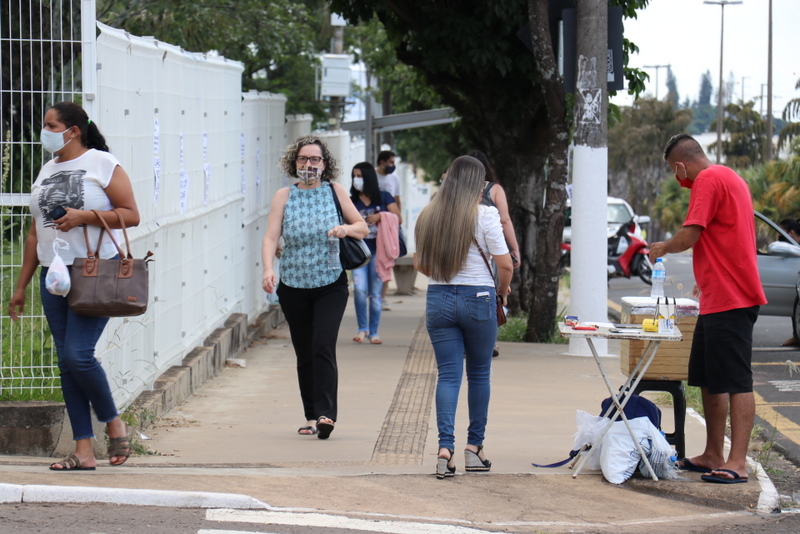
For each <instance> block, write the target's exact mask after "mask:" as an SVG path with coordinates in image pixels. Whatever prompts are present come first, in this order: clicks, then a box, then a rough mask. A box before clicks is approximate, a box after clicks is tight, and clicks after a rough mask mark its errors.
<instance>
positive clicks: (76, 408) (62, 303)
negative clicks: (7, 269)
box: [40, 267, 119, 440]
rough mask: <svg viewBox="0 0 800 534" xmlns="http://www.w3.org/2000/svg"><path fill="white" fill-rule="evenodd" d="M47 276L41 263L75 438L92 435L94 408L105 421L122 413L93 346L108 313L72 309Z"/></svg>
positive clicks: (44, 297) (45, 301) (47, 309)
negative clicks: (49, 285)
mask: <svg viewBox="0 0 800 534" xmlns="http://www.w3.org/2000/svg"><path fill="white" fill-rule="evenodd" d="M71 269H72V268H71V267H70V270H71ZM46 276H47V267H42V269H41V276H40V290H41V294H42V307H43V309H44V315H45V317H47V323H48V324H49V325H50V332H51V333H52V335H53V341H55V344H56V351H57V353H58V369H59V371H61V391H62V393H63V394H64V404H66V406H67V413H68V414H69V421H70V423H71V424H72V439H74V440H79V439H87V438H93V437H94V431H93V429H92V414H91V409H92V408H94V413H95V415H97V419H98V420H99V421H101V422H103V423H108V422H109V421H111V420H113V419H114V418H116V417H117V415H119V412H117V406H116V404H114V398H113V397H112V396H111V388H110V387H109V385H108V379H107V378H106V372H105V371H104V370H103V367H102V366H101V365H100V362H98V361H97V359H96V358H95V357H94V347H95V345H97V340H98V339H100V335H101V334H102V333H103V329H105V327H106V324H107V323H108V317H88V316H86V315H78V314H77V313H75V312H73V311H72V309H71V308H70V307H69V303H68V301H67V297H62V296H60V295H53V294H51V293H50V292H49V291H47V288H46V286H45V277H46Z"/></svg>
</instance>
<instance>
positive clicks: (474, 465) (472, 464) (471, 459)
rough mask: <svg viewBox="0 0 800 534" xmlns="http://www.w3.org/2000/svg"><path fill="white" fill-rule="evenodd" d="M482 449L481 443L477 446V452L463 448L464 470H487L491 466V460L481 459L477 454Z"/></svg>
mask: <svg viewBox="0 0 800 534" xmlns="http://www.w3.org/2000/svg"><path fill="white" fill-rule="evenodd" d="M482 450H483V445H481V446H480V447H478V452H474V451H471V450H469V449H464V470H465V471H484V472H486V471H489V470H490V469H491V468H492V462H490V461H489V460H481V457H480V456H478V455H479V454H480V453H481V451H482Z"/></svg>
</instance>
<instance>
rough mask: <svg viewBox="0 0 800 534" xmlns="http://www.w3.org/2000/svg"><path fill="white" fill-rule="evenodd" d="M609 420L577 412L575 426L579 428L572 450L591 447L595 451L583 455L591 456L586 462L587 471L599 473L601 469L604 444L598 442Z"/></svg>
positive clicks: (581, 411) (580, 411)
mask: <svg viewBox="0 0 800 534" xmlns="http://www.w3.org/2000/svg"><path fill="white" fill-rule="evenodd" d="M607 424H608V419H607V418H605V417H600V416H599V415H592V414H590V413H587V412H584V411H583V410H577V411H576V412H575V426H577V427H578V432H576V433H575V439H574V441H573V442H572V450H580V449H581V448H583V447H584V446H585V445H591V446H592V449H593V451H592V452H590V451H585V452H583V453H582V454H584V455H586V454H590V456H589V458H588V459H587V460H586V465H585V469H589V470H592V471H597V470H599V469H600V451H601V450H602V445H603V443H602V442H601V441H598V440H597V438H598V437H599V436H600V434H602V433H603V430H604V429H605V427H606V425H607Z"/></svg>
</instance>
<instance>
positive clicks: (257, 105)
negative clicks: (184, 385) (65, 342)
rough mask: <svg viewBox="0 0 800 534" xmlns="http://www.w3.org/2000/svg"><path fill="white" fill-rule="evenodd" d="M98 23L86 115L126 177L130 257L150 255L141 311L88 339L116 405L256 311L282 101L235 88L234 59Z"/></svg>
mask: <svg viewBox="0 0 800 534" xmlns="http://www.w3.org/2000/svg"><path fill="white" fill-rule="evenodd" d="M98 26H99V27H100V29H101V34H100V36H99V37H98V40H97V56H98V63H99V65H100V68H99V70H98V72H97V78H98V88H97V102H96V111H95V116H93V117H91V118H92V120H94V121H95V122H96V123H97V124H98V125H99V127H100V128H101V131H102V132H103V133H104V135H105V136H106V139H107V141H108V144H109V146H110V148H111V151H112V152H113V153H114V155H116V156H117V158H119V160H120V162H121V164H122V166H123V168H125V170H126V171H127V172H128V174H129V175H130V177H131V181H132V184H133V189H134V194H135V196H136V200H137V203H138V205H139V210H140V212H141V220H142V222H141V224H140V225H139V227H137V228H133V229H131V230H130V231H129V232H128V233H129V236H130V237H131V241H132V248H133V253H134V256H136V257H143V256H144V254H145V252H146V251H148V250H150V251H152V252H154V254H155V255H154V259H155V261H154V262H152V263H151V264H150V298H151V301H150V306H149V309H148V311H147V313H146V314H145V315H143V316H140V317H134V318H130V319H112V320H111V322H110V323H109V326H108V328H107V329H106V331H105V333H104V335H103V337H102V338H101V340H100V342H99V343H98V347H97V349H98V350H97V356H98V358H100V359H101V360H102V362H103V366H104V368H105V369H106V372H107V373H108V376H109V380H110V382H111V384H112V390H113V393H114V398H115V400H116V402H117V405H118V406H120V407H125V406H126V405H127V404H129V403H130V402H131V401H132V400H133V399H134V398H135V397H136V395H138V393H139V392H141V391H143V390H145V389H150V388H151V387H152V385H153V382H154V381H155V379H156V378H157V377H158V376H159V375H160V374H161V373H162V372H163V371H164V370H165V369H167V368H168V367H170V366H172V365H177V364H180V362H181V360H182V359H183V357H184V356H186V354H187V353H188V352H190V351H191V350H192V349H193V348H194V347H196V346H201V345H202V344H203V341H204V339H205V338H206V337H207V336H208V335H209V334H210V333H211V332H213V330H214V329H216V328H218V327H220V326H221V325H222V323H223V322H224V321H225V319H226V318H227V317H229V316H230V314H232V313H245V314H247V316H248V319H249V320H252V319H254V318H255V317H256V316H257V315H258V314H260V313H261V312H263V311H265V310H266V307H267V302H266V298H265V295H264V292H263V291H262V290H261V283H260V281H261V256H260V250H261V239H262V237H263V234H264V231H265V228H266V219H267V214H268V211H269V205H270V201H271V199H272V196H273V195H274V192H275V191H276V190H277V189H278V188H279V187H280V186H281V185H282V177H281V176H280V173H279V171H278V168H277V161H278V157H279V155H280V152H281V150H282V149H283V147H284V146H285V144H286V139H285V137H286V132H285V130H284V108H285V103H286V99H285V97H283V96H282V95H271V94H267V93H255V92H250V93H246V94H244V95H243V94H242V91H241V72H242V66H241V65H240V64H239V63H237V62H233V61H228V60H225V59H224V58H220V57H206V56H204V55H202V54H190V53H186V52H184V51H182V50H181V49H180V48H177V47H174V46H171V45H168V44H165V43H161V42H157V41H155V40H153V39H143V38H138V37H134V36H131V35H129V34H127V33H126V32H124V31H121V30H115V29H112V28H109V27H107V26H104V25H102V24H99V25H98ZM156 123H158V127H156ZM156 158H158V159H159V160H160V168H161V172H160V176H159V177H158V180H156V174H155V166H156Z"/></svg>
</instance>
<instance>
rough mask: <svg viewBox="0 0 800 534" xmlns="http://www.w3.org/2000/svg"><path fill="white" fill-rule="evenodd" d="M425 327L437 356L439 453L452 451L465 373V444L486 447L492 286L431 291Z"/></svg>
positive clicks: (494, 333) (433, 288)
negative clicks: (466, 420)
mask: <svg viewBox="0 0 800 534" xmlns="http://www.w3.org/2000/svg"><path fill="white" fill-rule="evenodd" d="M425 326H426V327H427V328H428V335H429V336H430V338H431V343H432V344H433V352H434V353H435V354H436V364H437V366H438V369H439V379H438V381H437V383H436V424H437V426H438V428H439V447H440V448H444V449H454V448H455V446H454V443H455V436H454V427H455V418H456V407H457V406H458V393H459V391H460V389H461V381H462V378H463V376H464V361H465V360H466V368H467V381H468V388H469V389H468V392H467V404H468V407H469V428H468V429H467V444H468V445H475V446H478V447H479V446H481V445H483V438H484V433H485V430H486V421H487V418H488V413H489V393H490V385H489V380H490V377H491V372H492V349H493V348H494V342H495V338H496V337H497V309H496V305H495V290H494V287H491V286H462V285H429V286H428V295H427V302H426V307H425Z"/></svg>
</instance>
